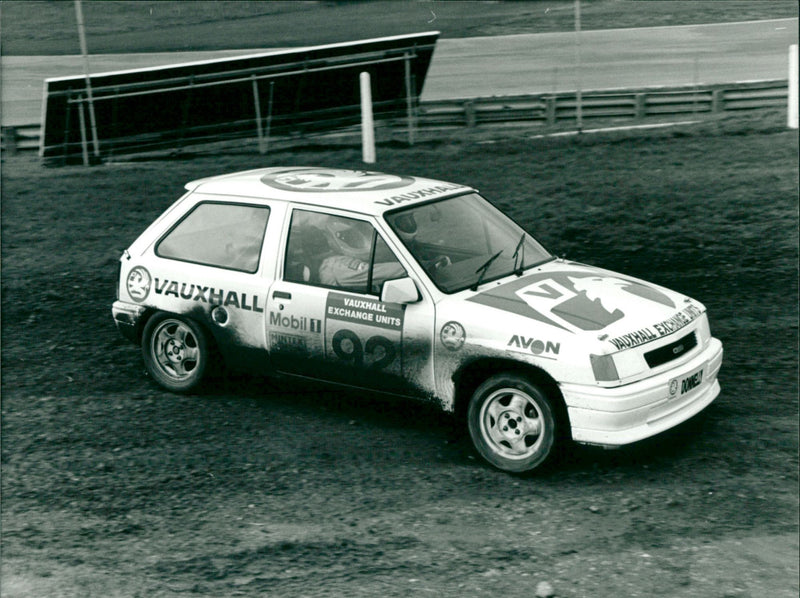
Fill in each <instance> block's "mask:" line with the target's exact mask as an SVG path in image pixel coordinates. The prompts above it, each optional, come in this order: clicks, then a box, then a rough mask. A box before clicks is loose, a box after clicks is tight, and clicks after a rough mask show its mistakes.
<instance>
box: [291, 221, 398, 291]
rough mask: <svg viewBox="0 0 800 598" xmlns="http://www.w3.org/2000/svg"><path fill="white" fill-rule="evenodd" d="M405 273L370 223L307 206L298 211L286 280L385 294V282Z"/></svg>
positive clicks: (294, 223) (344, 289)
mask: <svg viewBox="0 0 800 598" xmlns="http://www.w3.org/2000/svg"><path fill="white" fill-rule="evenodd" d="M405 275H406V271H405V268H403V266H402V265H401V264H400V262H399V261H398V260H397V257H396V256H395V255H394V253H392V251H391V250H390V249H389V247H388V245H386V242H385V241H384V240H383V239H382V238H381V237H380V236H379V235H378V234H377V231H376V230H375V228H374V227H373V226H372V225H371V224H370V223H369V222H366V221H363V220H357V219H355V218H346V217H343V216H334V215H331V214H322V213H319V212H310V211H307V210H295V211H294V213H293V214H292V223H291V227H290V229H289V240H288V244H287V247H286V261H285V263H284V278H285V279H286V280H288V281H290V282H298V283H303V284H313V285H317V286H321V287H326V288H332V289H339V290H343V291H352V292H356V293H364V294H374V295H379V294H380V292H381V289H382V288H383V283H384V282H386V281H387V280H390V279H393V278H401V277H403V276H405Z"/></svg>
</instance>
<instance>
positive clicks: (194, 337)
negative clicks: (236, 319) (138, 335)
mask: <svg viewBox="0 0 800 598" xmlns="http://www.w3.org/2000/svg"><path fill="white" fill-rule="evenodd" d="M142 354H143V355H144V363H145V366H146V367H147V371H148V372H149V373H150V375H151V376H152V377H153V379H154V380H155V381H156V382H158V383H159V384H160V385H161V386H163V387H164V388H166V389H167V390H171V391H173V392H188V391H190V390H193V389H195V388H196V387H197V386H198V385H199V384H200V382H201V381H202V380H203V377H204V375H205V373H206V370H207V368H208V361H209V344H208V339H207V338H206V334H205V332H204V331H203V329H202V328H201V327H200V326H199V325H198V324H197V323H195V322H193V321H192V320H190V319H188V318H182V317H179V316H173V315H171V314H166V313H161V314H156V315H154V316H153V317H152V318H150V320H149V321H148V322H147V325H146V326H145V328H144V334H143V335H142Z"/></svg>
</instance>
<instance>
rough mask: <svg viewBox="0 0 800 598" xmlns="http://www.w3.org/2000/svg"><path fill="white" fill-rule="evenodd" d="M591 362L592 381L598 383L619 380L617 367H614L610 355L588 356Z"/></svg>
mask: <svg viewBox="0 0 800 598" xmlns="http://www.w3.org/2000/svg"><path fill="white" fill-rule="evenodd" d="M589 359H590V360H591V362H592V371H593V372H594V379H595V380H597V381H598V382H613V381H615V380H619V374H617V366H616V365H614V358H613V356H611V355H589Z"/></svg>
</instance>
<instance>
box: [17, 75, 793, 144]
mask: <svg viewBox="0 0 800 598" xmlns="http://www.w3.org/2000/svg"><path fill="white" fill-rule="evenodd" d="M787 98H788V82H787V80H785V79H778V80H768V81H753V82H747V83H728V84H720V85H703V86H687V87H652V88H644V89H632V90H609V91H585V92H583V93H582V101H581V111H582V119H583V120H584V121H585V120H590V121H593V120H598V119H616V120H620V119H622V120H625V119H628V120H632V121H645V120H647V119H653V118H659V119H664V118H668V117H671V116H675V117H679V118H685V117H687V116H691V115H697V116H701V115H711V114H718V113H723V112H738V111H750V110H762V109H769V108H772V109H775V108H786V103H787ZM576 106H577V101H576V94H575V92H564V93H541V94H535V95H520V96H496V97H488V98H464V99H453V100H435V101H425V102H420V103H419V105H418V106H417V109H416V111H415V112H416V114H415V123H414V124H415V126H416V127H418V128H422V129H424V128H428V127H431V128H433V127H477V126H481V125H492V124H497V123H511V122H530V123H534V124H541V125H544V126H556V125H559V124H563V123H566V122H569V121H575V119H576V114H577V108H576ZM230 124H231V125H234V126H236V127H241V129H242V131H241V132H240V133H237V134H231V133H230V131H228V132H227V134H225V135H221V134H220V132H219V131H214V130H213V129H214V128H213V127H209V128H208V130H206V131H204V132H205V135H204V136H203V140H204V141H206V142H209V143H211V142H215V141H222V140H224V139H234V138H242V137H246V136H252V137H255V136H256V132H255V129H253V130H252V131H250V128H252V127H253V125H252V122H250V121H241V122H239V123H230ZM334 124H335V123H334ZM384 124H388V125H389V126H402V127H406V126H407V119H405V118H402V119H392V120H389V121H386V122H385V123H384ZM226 129H230V126H226ZM300 132H301V133H313V131H308V130H306V131H300ZM201 133H202V132H201ZM281 133H283V136H282V137H281V138H282V139H285V138H289V139H292V138H294V137H293V136H292V134H291V132H289V131H281ZM40 135H41V127H40V125H37V124H33V125H23V126H15V127H3V128H2V147H3V151H4V152H7V153H9V154H11V153H15V152H16V151H22V150H32V149H38V148H39V144H40ZM150 137H151V136H147V135H145V136H142V137H141V138H140V139H139V140H138V145H139V146H140V150H141V151H146V150H153V149H165V148H168V147H174V143H172V142H170V143H164V142H163V141H162V140H160V139H158V138H150ZM156 137H157V136H156ZM128 141H137V140H136V139H133V138H131V139H129V140H128ZM135 145H136V144H135Z"/></svg>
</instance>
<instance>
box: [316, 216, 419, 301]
mask: <svg viewBox="0 0 800 598" xmlns="http://www.w3.org/2000/svg"><path fill="white" fill-rule="evenodd" d="M325 233H326V236H327V238H328V244H329V245H330V247H331V249H332V250H333V254H332V255H328V256H326V257H324V258H323V259H322V263H321V264H320V267H319V280H320V282H321V283H322V284H325V285H331V286H341V287H351V288H352V287H355V288H363V287H364V285H366V284H367V280H368V278H369V261H370V258H371V253H372V227H370V226H369V225H368V224H365V223H358V222H353V221H348V220H346V219H344V218H337V217H330V218H328V220H327V221H326V222H325ZM405 275H406V270H405V268H403V266H402V265H401V264H400V263H399V262H397V261H393V262H385V263H376V264H374V265H373V267H372V281H373V285H374V284H376V283H377V284H380V283H381V282H383V281H386V280H390V279H392V278H400V277H402V276H405Z"/></svg>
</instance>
